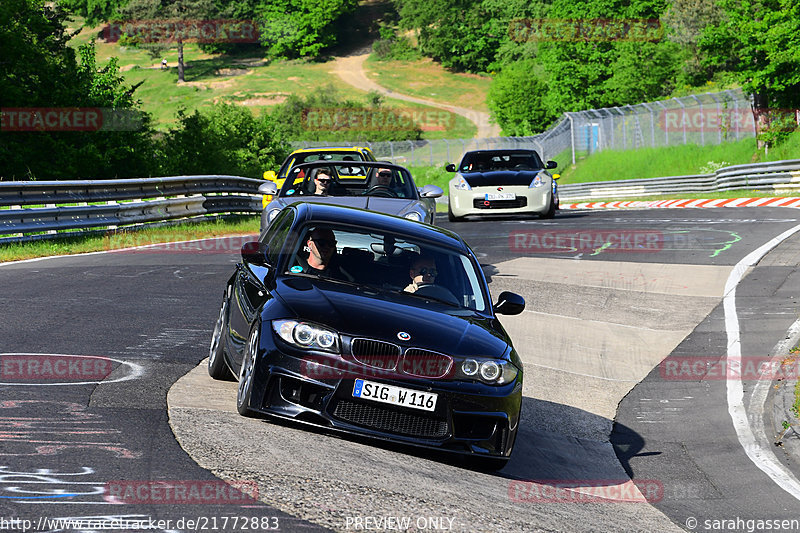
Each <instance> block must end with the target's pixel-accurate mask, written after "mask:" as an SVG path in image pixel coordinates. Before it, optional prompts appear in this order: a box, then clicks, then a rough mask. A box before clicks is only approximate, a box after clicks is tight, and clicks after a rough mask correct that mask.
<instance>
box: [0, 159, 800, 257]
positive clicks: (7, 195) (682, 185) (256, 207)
mask: <svg viewBox="0 0 800 533" xmlns="http://www.w3.org/2000/svg"><path fill="white" fill-rule="evenodd" d="M262 183H264V182H263V181H262V180H258V179H251V178H242V177H239V176H176V177H169V178H144V179H124V180H91V181H22V182H21V181H16V182H13V181H12V182H0V242H8V241H24V240H34V239H41V238H51V237H55V236H60V235H64V234H67V235H73V234H76V233H83V232H86V231H101V232H105V231H111V230H114V229H116V228H119V227H126V226H136V225H143V224H155V223H164V222H165V221H170V220H180V219H192V218H196V217H205V216H208V215H215V214H241V213H247V214H252V213H260V212H261V195H260V194H258V187H259V185H261V184H262ZM737 189H750V190H769V191H776V190H791V189H800V160H791V161H775V162H771V163H758V164H752V165H735V166H731V167H726V168H722V169H719V170H718V171H716V172H715V173H714V174H702V175H695V176H672V177H666V178H652V179H635V180H620V181H606V182H596V183H580V184H570V185H562V186H560V187H559V195H560V198H561V200H562V201H569V200H581V199H595V198H631V197H642V196H659V195H666V194H681V193H703V192H715V191H728V190H737Z"/></svg>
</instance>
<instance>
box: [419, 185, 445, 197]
mask: <svg viewBox="0 0 800 533" xmlns="http://www.w3.org/2000/svg"><path fill="white" fill-rule="evenodd" d="M443 194H444V191H443V190H442V188H441V187H438V186H436V185H426V186H424V187H423V188H422V189H420V191H419V195H420V196H421V197H423V198H439V197H440V196H441V195H443Z"/></svg>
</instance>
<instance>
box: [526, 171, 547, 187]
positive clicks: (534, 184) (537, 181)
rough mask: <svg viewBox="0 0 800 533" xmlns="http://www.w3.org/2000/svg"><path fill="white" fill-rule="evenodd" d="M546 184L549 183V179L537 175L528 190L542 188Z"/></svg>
mask: <svg viewBox="0 0 800 533" xmlns="http://www.w3.org/2000/svg"><path fill="white" fill-rule="evenodd" d="M545 183H547V178H546V177H544V176H542V175H541V174H536V177H535V178H533V181H532V182H531V184H530V185H528V188H529V189H532V188H534V187H541V186H542V185H544V184H545Z"/></svg>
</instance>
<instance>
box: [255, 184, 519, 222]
mask: <svg viewBox="0 0 800 533" xmlns="http://www.w3.org/2000/svg"><path fill="white" fill-rule="evenodd" d="M531 179H532V178H531ZM295 202H319V203H323V204H330V205H341V206H346V207H357V208H359V209H369V210H370V211H378V212H380V213H386V214H389V215H399V214H403V213H406V212H408V211H410V210H411V209H413V207H414V205H415V204H416V203H417V200H409V199H406V198H382V197H379V196H297V197H294V198H289V197H286V198H278V199H277V200H275V201H274V202H273V204H274V206H275V207H276V208H277V209H282V208H284V207H286V206H287V205H291V204H293V203H295ZM269 208H270V209H271V207H269Z"/></svg>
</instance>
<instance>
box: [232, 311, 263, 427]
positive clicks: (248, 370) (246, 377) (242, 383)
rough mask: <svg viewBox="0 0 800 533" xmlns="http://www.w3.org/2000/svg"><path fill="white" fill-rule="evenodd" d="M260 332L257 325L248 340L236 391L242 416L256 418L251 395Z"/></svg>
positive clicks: (237, 404) (237, 402)
mask: <svg viewBox="0 0 800 533" xmlns="http://www.w3.org/2000/svg"><path fill="white" fill-rule="evenodd" d="M259 330H260V324H258V323H256V325H255V326H253V330H252V331H251V332H250V338H249V339H248V340H247V347H246V348H245V351H244V357H243V358H242V368H241V369H240V371H239V387H238V388H237V389H236V410H237V411H239V414H240V415H242V416H249V417H254V416H256V413H255V412H254V411H252V410H251V409H250V395H251V394H252V393H253V375H254V374H255V368H256V354H257V353H258V335H259Z"/></svg>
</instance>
